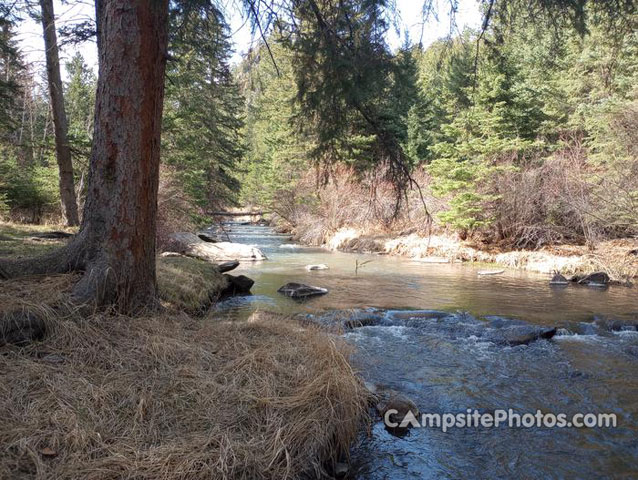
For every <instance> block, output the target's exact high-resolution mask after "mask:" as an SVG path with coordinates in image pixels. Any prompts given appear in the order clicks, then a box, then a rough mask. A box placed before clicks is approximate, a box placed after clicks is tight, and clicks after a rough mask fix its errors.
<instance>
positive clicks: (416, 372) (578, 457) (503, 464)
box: [216, 225, 638, 480]
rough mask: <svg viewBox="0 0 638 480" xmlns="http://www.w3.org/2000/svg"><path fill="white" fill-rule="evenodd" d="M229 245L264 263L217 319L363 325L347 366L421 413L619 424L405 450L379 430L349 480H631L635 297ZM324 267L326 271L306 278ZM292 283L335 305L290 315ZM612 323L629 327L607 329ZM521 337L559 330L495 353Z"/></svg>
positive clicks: (528, 277)
mask: <svg viewBox="0 0 638 480" xmlns="http://www.w3.org/2000/svg"><path fill="white" fill-rule="evenodd" d="M229 235H230V237H231V239H232V240H233V241H238V242H242V243H249V244H253V245H256V246H258V247H260V248H261V249H262V250H263V251H264V253H266V255H267V256H268V257H269V259H268V260H267V261H264V262H259V263H254V264H242V265H241V266H240V267H239V268H238V269H237V270H236V271H235V272H237V273H238V274H245V275H247V276H249V277H251V278H252V279H254V280H255V286H254V287H253V290H252V291H253V294H254V295H252V296H248V297H235V298H231V299H228V300H226V301H224V302H222V303H220V304H219V305H218V306H217V307H216V308H217V310H218V311H217V315H229V316H232V317H233V318H238V319H241V318H245V317H247V316H248V315H250V313H252V312H253V311H254V310H256V309H260V310H268V311H276V312H281V313H285V314H303V315H306V316H307V317H310V318H313V319H315V320H317V321H319V322H331V321H334V319H335V318H344V317H346V318H360V319H362V318H368V319H369V318H372V319H373V320H374V321H373V322H369V323H370V324H369V325H368V326H362V327H359V328H354V329H351V330H348V331H347V333H345V338H347V339H348V341H350V342H352V343H353V344H354V345H355V346H356V351H357V353H356V354H355V358H354V363H355V367H356V368H357V369H358V370H359V372H360V373H361V375H362V376H363V377H364V378H365V379H366V380H367V381H368V382H370V383H371V384H376V385H380V386H383V387H384V388H390V389H393V390H395V391H398V392H401V393H402V394H404V395H406V396H407V397H409V398H411V399H412V400H413V401H414V403H416V404H417V405H418V407H419V409H420V411H421V412H423V413H441V414H443V413H454V414H457V413H464V412H466V411H467V409H472V410H474V409H477V410H478V411H479V412H481V413H484V412H493V411H494V410H495V409H505V410H507V409H513V410H514V411H515V412H517V413H520V414H524V413H535V412H536V410H541V411H543V412H552V413H566V414H567V415H568V417H569V418H570V417H571V415H573V414H576V413H583V414H585V413H590V412H591V413H614V414H616V415H617V422H618V425H617V426H616V427H615V428H547V427H533V428H522V427H521V428H507V427H506V426H499V427H497V428H484V427H481V428H452V429H450V430H448V431H447V432H445V433H444V432H442V431H441V430H440V429H435V428H413V429H411V430H410V431H409V433H408V434H407V435H405V436H402V437H396V436H393V435H391V434H390V433H389V432H388V431H386V429H385V428H384V425H383V424H382V423H381V422H377V423H375V424H374V425H373V426H372V429H371V431H370V433H369V434H367V435H362V436H361V439H360V442H359V444H358V445H356V447H355V448H353V452H352V464H353V470H354V476H355V478H360V479H398V480H401V479H421V478H489V479H493V478H638V331H636V328H635V327H634V326H632V325H635V324H638V301H637V300H638V299H637V297H636V292H637V291H636V289H629V288H624V287H614V288H609V289H596V288H589V287H580V286H574V285H570V286H568V287H563V288H552V287H550V286H549V285H548V278H547V276H545V275H536V274H531V273H526V272H519V271H506V272H505V273H504V274H502V275H496V276H479V275H477V270H478V269H477V268H474V267H471V266H463V265H437V264H424V263H419V262H415V261H411V260H409V259H406V258H401V257H389V256H378V255H374V256H373V255H357V254H347V253H332V252H328V251H326V250H322V249H317V248H308V247H303V246H298V245H294V244H291V242H290V240H289V238H288V237H287V236H285V235H276V234H274V233H273V232H272V230H271V229H269V228H268V227H260V226H240V225H232V226H230V232H229ZM368 260H369V263H366V264H364V265H362V266H359V268H358V272H356V273H355V266H356V263H357V262H359V264H360V265H361V263H362V262H365V261H368ZM319 263H323V264H326V265H328V266H329V269H328V270H321V271H311V272H308V271H306V269H305V266H306V265H309V264H319ZM235 272H233V273H235ZM288 282H299V283H306V284H310V285H316V286H321V287H326V288H328V289H329V290H330V293H329V294H327V295H324V296H322V297H317V298H314V299H311V300H309V301H307V302H304V303H298V302H296V301H293V300H292V299H289V298H287V297H284V296H283V295H280V294H278V293H277V289H278V288H279V287H280V286H282V285H284V284H285V283H288ZM611 320H617V321H619V322H620V324H621V325H624V326H619V325H618V324H616V325H613V328H610V325H611ZM521 325H527V326H534V325H543V326H552V327H558V328H559V330H558V334H557V335H556V336H555V337H554V338H553V339H552V340H538V341H534V342H532V343H530V344H529V345H519V346H509V345H508V344H507V342H503V341H501V340H502V339H503V338H504V337H503V335H506V334H507V333H508V332H509V331H510V330H511V329H516V328H521V327H520V326H521ZM522 328H527V327H522Z"/></svg>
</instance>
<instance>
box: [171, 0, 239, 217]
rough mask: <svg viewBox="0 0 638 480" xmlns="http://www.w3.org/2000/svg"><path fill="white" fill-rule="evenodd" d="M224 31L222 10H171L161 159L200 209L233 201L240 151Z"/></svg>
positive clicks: (235, 98)
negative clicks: (176, 174) (176, 175)
mask: <svg viewBox="0 0 638 480" xmlns="http://www.w3.org/2000/svg"><path fill="white" fill-rule="evenodd" d="M227 30H228V27H227V25H226V23H225V21H224V18H223V16H222V14H221V13H220V12H219V11H218V10H217V9H215V8H213V7H211V6H210V5H208V4H206V3H205V2H204V3H203V4H202V5H201V6H199V5H197V4H196V3H193V4H192V5H190V4H189V5H187V6H186V7H184V8H181V9H175V10H173V11H172V15H171V31H172V32H173V33H172V36H171V41H170V47H169V49H170V55H171V62H169V65H168V72H167V76H168V78H167V82H166V98H165V104H164V118H163V136H162V141H163V161H164V162H166V164H167V165H169V166H172V167H174V169H175V171H177V173H178V177H179V180H180V181H181V183H182V186H183V189H184V191H185V192H186V194H187V195H188V196H189V197H190V198H192V199H193V201H194V202H195V206H197V207H199V209H200V211H201V212H205V211H208V210H211V209H219V208H221V207H224V206H226V205H232V204H234V203H235V202H236V196H237V192H238V190H239V183H238V181H237V178H236V174H235V172H236V169H237V166H238V164H239V162H240V161H241V159H242V157H243V155H244V151H245V147H244V144H243V138H242V136H241V128H242V126H243V121H242V118H241V110H242V106H243V99H242V98H241V96H240V95H239V90H238V87H237V85H236V84H235V83H234V80H233V78H232V75H231V72H230V69H229V66H228V57H229V55H230V44H229V40H228V32H227Z"/></svg>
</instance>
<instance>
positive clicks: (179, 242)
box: [167, 232, 266, 263]
mask: <svg viewBox="0 0 638 480" xmlns="http://www.w3.org/2000/svg"><path fill="white" fill-rule="evenodd" d="M167 250H169V251H172V252H177V253H181V254H182V255H186V256H189V257H194V258H199V259H200V260H206V261H208V262H212V263H219V262H220V261H226V260H239V261H241V260H245V261H255V260H266V255H264V253H263V252H262V251H261V250H259V249H258V248H257V247H253V246H252V245H245V244H243V243H234V242H218V243H210V242H205V241H204V240H202V239H201V238H199V237H198V236H197V235H194V234H192V233H185V232H182V233H174V234H172V235H171V236H170V237H169V246H168V248H167Z"/></svg>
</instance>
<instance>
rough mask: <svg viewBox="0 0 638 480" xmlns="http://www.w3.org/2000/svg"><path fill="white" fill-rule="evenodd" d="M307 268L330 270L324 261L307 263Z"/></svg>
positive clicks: (311, 269) (310, 269) (309, 269)
mask: <svg viewBox="0 0 638 480" xmlns="http://www.w3.org/2000/svg"><path fill="white" fill-rule="evenodd" d="M306 270H308V271H309V272H311V271H313V270H328V265H326V264H324V263H320V264H318V265H306Z"/></svg>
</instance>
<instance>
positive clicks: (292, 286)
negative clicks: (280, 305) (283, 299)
mask: <svg viewBox="0 0 638 480" xmlns="http://www.w3.org/2000/svg"><path fill="white" fill-rule="evenodd" d="M277 291H278V292H279V293H281V294H282V295H286V296H287V297H291V298H297V299H304V298H309V297H315V296H317V295H325V294H326V293H328V289H327V288H322V287H313V286H311V285H304V284H303V283H295V282H290V283H287V284H286V285H284V286H283V287H281V288H280V289H279V290H277Z"/></svg>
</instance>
